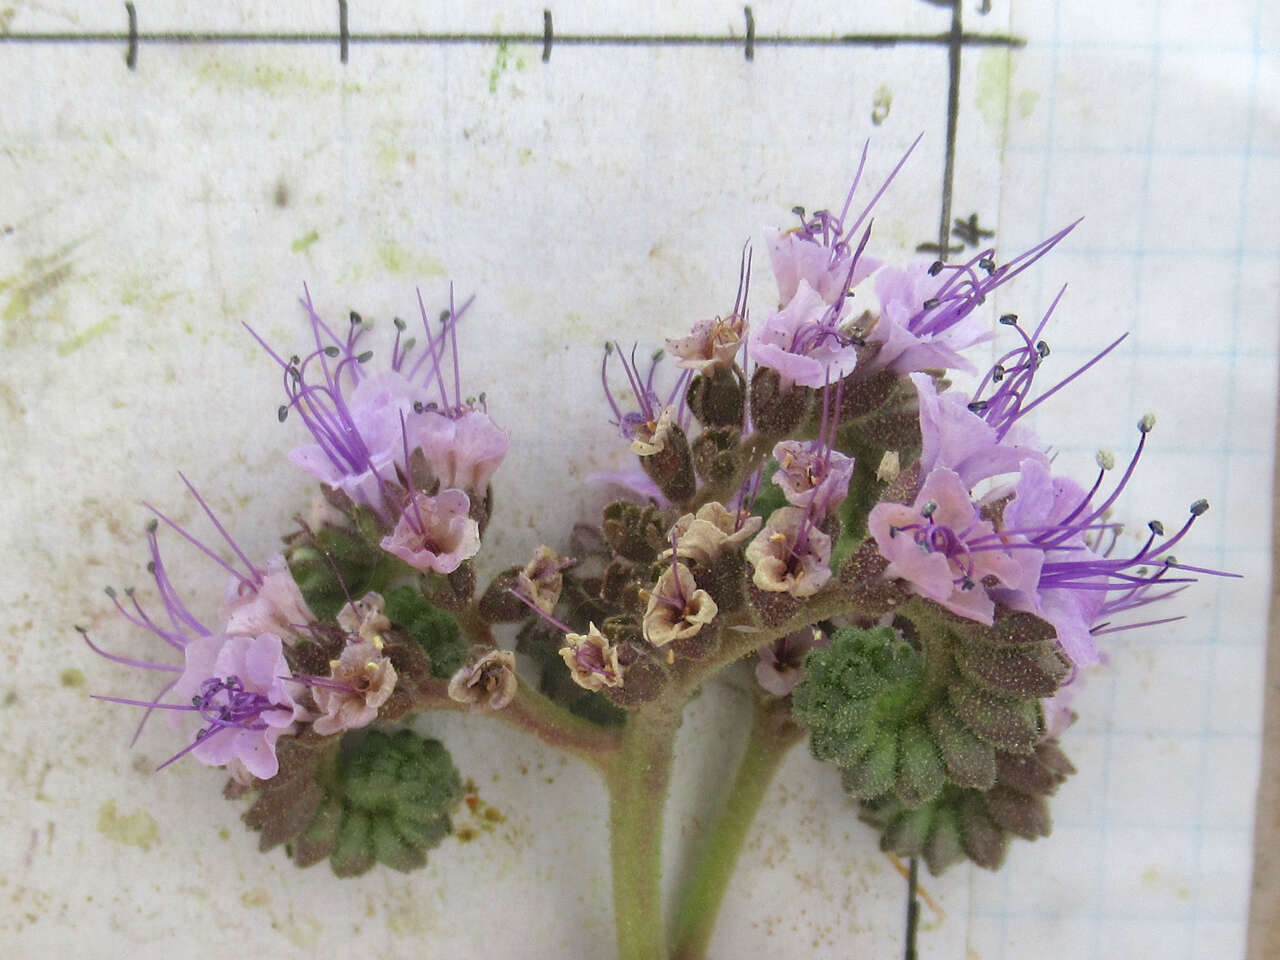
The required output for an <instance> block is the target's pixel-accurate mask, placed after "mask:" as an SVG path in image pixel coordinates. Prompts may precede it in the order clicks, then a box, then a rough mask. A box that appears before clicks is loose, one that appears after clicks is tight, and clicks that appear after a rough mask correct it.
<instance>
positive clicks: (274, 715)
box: [161, 633, 310, 782]
mask: <svg viewBox="0 0 1280 960" xmlns="http://www.w3.org/2000/svg"><path fill="white" fill-rule="evenodd" d="M185 655H186V667H185V669H184V670H183V671H182V675H181V676H180V677H179V678H178V682H177V683H176V684H174V687H173V694H174V696H175V697H177V698H178V699H179V700H185V701H187V702H188V703H189V704H190V706H186V707H168V706H165V705H161V707H162V708H163V709H179V710H190V711H193V712H195V713H197V714H199V716H200V718H201V719H202V720H203V721H204V723H203V725H202V726H201V727H200V729H199V730H197V731H196V738H195V742H194V743H193V744H192V745H191V746H190V747H188V748H187V749H186V750H184V751H182V753H187V752H190V753H192V754H193V755H194V756H195V758H196V759H197V760H199V761H200V762H201V763H203V764H205V765H206V766H210V767H227V768H228V772H229V773H231V774H232V776H234V777H235V778H236V779H237V780H238V781H241V782H245V777H244V774H245V773H246V772H247V773H248V774H251V775H252V776H254V777H257V778H258V779H259V780H268V779H270V778H271V777H274V776H275V775H276V773H277V771H278V770H279V769H280V767H279V764H278V763H277V762H276V741H277V740H278V739H279V738H280V737H282V736H285V735H287V734H291V733H293V732H295V730H296V729H297V724H298V723H299V722H301V721H305V720H308V719H310V715H309V714H308V713H307V711H306V710H305V709H304V708H303V707H302V706H301V705H300V704H298V703H297V702H295V700H294V696H295V695H298V696H300V695H301V692H302V685H301V684H299V683H297V682H296V681H292V680H291V679H290V678H291V677H292V673H291V672H290V670H289V664H288V663H287V662H286V661H285V658H284V650H283V644H282V643H281V640H280V638H279V637H277V636H275V635H274V634H269V633H267V634H263V635H262V636H259V637H244V636H236V637H228V636H221V635H216V636H208V637H200V638H198V639H196V640H193V641H192V642H191V643H189V644H187V647H186V651H185ZM182 753H179V754H177V755H176V756H175V757H174V758H173V759H177V757H178V756H181V755H182ZM169 762H170V763H171V762H172V760H170V761H169Z"/></svg>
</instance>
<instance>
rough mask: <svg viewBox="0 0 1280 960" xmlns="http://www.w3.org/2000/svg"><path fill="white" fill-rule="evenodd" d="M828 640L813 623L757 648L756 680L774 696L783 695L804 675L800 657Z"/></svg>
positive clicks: (822, 645) (824, 644)
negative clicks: (758, 657)
mask: <svg viewBox="0 0 1280 960" xmlns="http://www.w3.org/2000/svg"><path fill="white" fill-rule="evenodd" d="M830 643H831V640H830V639H829V638H828V637H827V636H826V634H824V633H823V632H822V631H821V630H819V629H818V628H816V627H804V628H803V629H801V630H797V631H796V632H795V633H789V634H787V635H786V636H785V637H779V638H778V639H777V640H775V641H773V643H766V644H765V645H764V646H763V647H761V648H760V650H759V651H758V652H759V655H760V660H759V661H758V662H757V663H756V682H757V683H758V684H760V686H761V687H763V688H764V689H765V690H767V691H768V692H769V693H772V694H773V695H774V696H775V697H785V696H786V695H787V694H789V693H790V692H791V691H792V690H794V689H795V688H796V685H797V684H798V683H799V682H800V681H801V680H802V679H803V678H804V658H805V656H806V655H807V654H808V653H809V651H810V650H813V649H815V648H817V647H825V646H827V645H828V644H830Z"/></svg>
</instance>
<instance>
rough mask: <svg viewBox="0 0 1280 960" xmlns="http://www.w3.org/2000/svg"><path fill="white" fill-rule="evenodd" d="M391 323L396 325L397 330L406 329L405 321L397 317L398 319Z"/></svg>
mask: <svg viewBox="0 0 1280 960" xmlns="http://www.w3.org/2000/svg"><path fill="white" fill-rule="evenodd" d="M391 322H392V323H393V324H395V327H396V329H397V330H403V329H404V326H405V324H404V321H403V320H401V319H400V318H399V317H396V318H395V319H393V320H392V321H391Z"/></svg>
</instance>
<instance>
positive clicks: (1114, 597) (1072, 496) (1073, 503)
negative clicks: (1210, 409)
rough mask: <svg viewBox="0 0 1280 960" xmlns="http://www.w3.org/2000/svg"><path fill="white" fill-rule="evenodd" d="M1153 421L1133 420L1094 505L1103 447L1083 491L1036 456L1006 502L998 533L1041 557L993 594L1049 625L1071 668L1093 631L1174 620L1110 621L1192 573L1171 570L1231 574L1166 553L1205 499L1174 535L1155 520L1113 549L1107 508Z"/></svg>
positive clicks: (1084, 661) (1081, 662) (1115, 528)
mask: <svg viewBox="0 0 1280 960" xmlns="http://www.w3.org/2000/svg"><path fill="white" fill-rule="evenodd" d="M1154 423H1155V418H1154V417H1152V416H1150V415H1147V416H1146V417H1143V419H1142V420H1141V421H1140V422H1139V424H1138V427H1139V431H1140V434H1141V437H1140V439H1139V442H1138V446H1137V448H1136V450H1135V451H1134V454H1133V457H1132V458H1131V459H1130V461H1129V465H1128V467H1127V468H1126V469H1125V472H1124V475H1123V476H1122V477H1121V478H1120V481H1119V482H1118V483H1117V484H1116V486H1115V488H1114V489H1113V490H1112V492H1111V495H1110V496H1108V497H1107V498H1106V499H1105V500H1104V501H1103V502H1102V504H1101V505H1100V506H1096V507H1095V506H1094V505H1093V503H1092V500H1093V497H1094V495H1095V494H1097V492H1098V491H1099V490H1100V489H1101V486H1102V482H1103V479H1104V477H1105V476H1106V474H1107V472H1108V471H1109V470H1110V469H1111V467H1112V464H1113V461H1112V459H1111V457H1110V455H1109V454H1100V455H1099V471H1098V478H1097V480H1096V481H1095V482H1094V484H1093V487H1092V488H1091V489H1090V490H1089V491H1087V492H1086V491H1084V490H1082V489H1081V488H1080V487H1079V486H1077V485H1076V484H1075V483H1073V482H1072V481H1070V480H1066V479H1063V478H1060V477H1052V476H1050V474H1049V470H1048V468H1047V467H1046V466H1045V465H1044V464H1042V463H1039V462H1036V461H1028V462H1026V463H1024V464H1023V465H1022V476H1021V478H1020V480H1019V482H1018V485H1017V487H1016V488H1015V491H1014V498H1013V500H1012V501H1010V503H1009V504H1008V505H1007V506H1006V507H1005V509H1004V518H1003V523H1002V527H1001V535H1003V536H1005V537H1009V538H1016V539H1017V540H1018V541H1020V542H1024V543H1026V544H1027V545H1028V546H1029V547H1031V548H1033V549H1034V550H1037V551H1040V552H1041V554H1042V557H1043V562H1042V564H1041V565H1040V567H1039V569H1038V571H1037V576H1036V578H1035V579H1034V580H1032V581H1030V582H1029V583H1026V582H1024V583H1022V584H1018V585H1014V584H1009V583H1006V586H1010V587H1013V588H1014V589H1012V590H996V591H993V593H994V594H995V596H996V597H997V599H999V600H1000V602H1002V603H1005V604H1007V605H1009V606H1011V607H1013V608H1015V609H1019V610H1026V611H1029V612H1032V613H1035V614H1036V615H1037V616H1040V617H1043V618H1044V619H1045V620H1047V621H1048V622H1049V623H1051V624H1053V626H1054V628H1055V629H1056V630H1057V633H1058V642H1059V644H1060V645H1061V646H1062V649H1063V652H1065V653H1066V654H1067V656H1068V657H1069V658H1070V659H1071V661H1072V663H1074V664H1075V665H1076V666H1077V667H1084V666H1088V665H1090V664H1093V663H1097V662H1098V661H1099V659H1100V656H1099V653H1098V649H1097V643H1096V638H1097V637H1098V636H1100V635H1101V634H1105V633H1111V632H1114V631H1116V630H1127V629H1134V628H1136V627H1143V626H1153V625H1156V624H1159V623H1168V622H1169V621H1170V619H1178V618H1176V617H1175V618H1164V619H1159V620H1149V621H1144V622H1142V623H1131V624H1126V625H1123V626H1116V627H1113V626H1111V620H1110V618H1111V617H1113V616H1115V615H1117V614H1120V613H1123V612H1126V611H1129V610H1133V609H1136V608H1138V607H1144V606H1147V605H1148V604H1151V603H1154V602H1156V601H1159V600H1163V599H1165V598H1166V597H1169V596H1171V595H1172V594H1173V593H1176V592H1177V591H1178V590H1179V589H1181V587H1178V586H1176V585H1178V584H1186V583H1189V582H1191V581H1192V579H1193V578H1191V577H1186V576H1173V575H1172V574H1174V573H1177V572H1182V573H1204V574H1208V575H1210V576H1235V575H1234V574H1230V573H1224V572H1222V571H1218V570H1208V569H1204V568H1201V567H1191V566H1186V565H1184V564H1179V563H1177V562H1176V561H1174V560H1172V558H1171V557H1170V556H1169V552H1170V551H1171V550H1172V549H1173V547H1175V546H1176V545H1177V544H1178V543H1179V542H1180V541H1181V540H1182V538H1183V537H1185V536H1186V535H1187V533H1188V531H1189V530H1190V529H1191V527H1192V525H1193V524H1194V523H1195V520H1196V518H1197V517H1199V516H1201V515H1203V514H1204V513H1205V512H1206V511H1207V510H1208V509H1209V504H1208V502H1207V501H1205V500H1197V501H1196V502H1195V503H1193V504H1192V505H1191V508H1190V510H1189V516H1188V517H1187V519H1186V521H1185V522H1184V523H1183V525H1182V526H1181V527H1180V528H1179V529H1178V530H1177V531H1176V532H1175V533H1173V534H1172V535H1170V536H1166V535H1165V530H1164V525H1163V524H1162V523H1160V522H1159V521H1158V520H1153V521H1151V523H1149V524H1148V525H1147V526H1148V536H1147V538H1146V540H1145V542H1144V543H1143V544H1142V545H1141V546H1140V547H1139V548H1138V549H1137V550H1136V551H1135V552H1134V553H1133V554H1131V555H1129V556H1115V552H1116V547H1117V545H1118V544H1119V534H1120V531H1121V525H1120V524H1117V523H1112V522H1109V521H1108V520H1107V519H1106V516H1107V512H1108V511H1109V510H1110V509H1111V507H1112V505H1113V504H1114V503H1115V502H1116V500H1117V499H1118V498H1119V496H1120V493H1121V491H1122V490H1123V489H1124V487H1125V485H1126V484H1127V483H1128V482H1129V478H1130V477H1132V476H1133V472H1134V470H1135V468H1136V467H1137V465H1138V460H1139V459H1140V457H1141V456H1142V451H1143V448H1144V447H1145V445H1146V438H1147V434H1148V433H1149V432H1150V431H1151V429H1152V426H1153V425H1154ZM1104 543H1105V545H1104ZM1171 587H1172V589H1169V588H1171Z"/></svg>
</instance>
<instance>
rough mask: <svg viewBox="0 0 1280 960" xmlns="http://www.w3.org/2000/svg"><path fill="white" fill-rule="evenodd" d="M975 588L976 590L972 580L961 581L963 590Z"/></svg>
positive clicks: (966, 578)
mask: <svg viewBox="0 0 1280 960" xmlns="http://www.w3.org/2000/svg"><path fill="white" fill-rule="evenodd" d="M973 588H974V582H973V581H972V580H970V579H969V578H968V577H965V578H964V579H963V580H962V581H960V589H961V590H972V589H973Z"/></svg>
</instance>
